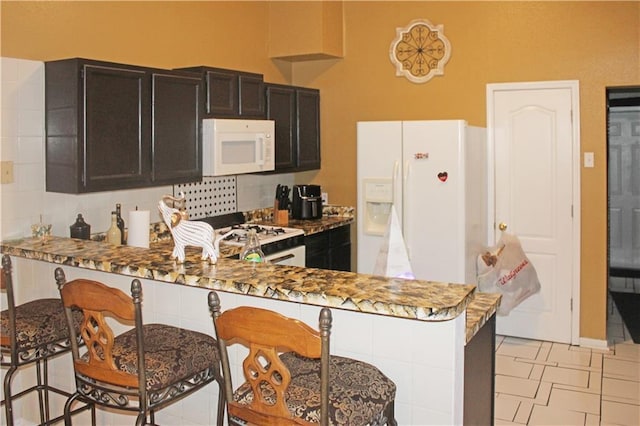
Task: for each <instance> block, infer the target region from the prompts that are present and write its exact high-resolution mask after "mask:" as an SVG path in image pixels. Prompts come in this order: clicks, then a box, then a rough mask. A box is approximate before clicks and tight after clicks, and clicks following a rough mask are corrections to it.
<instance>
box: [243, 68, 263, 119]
mask: <svg viewBox="0 0 640 426" xmlns="http://www.w3.org/2000/svg"><path fill="white" fill-rule="evenodd" d="M238 84H239V92H240V93H239V96H240V108H239V115H240V116H241V117H247V118H264V81H263V78H262V76H261V75H259V74H240V75H239V77H238Z"/></svg>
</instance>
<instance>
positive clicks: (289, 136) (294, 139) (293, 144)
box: [265, 83, 320, 173]
mask: <svg viewBox="0 0 640 426" xmlns="http://www.w3.org/2000/svg"><path fill="white" fill-rule="evenodd" d="M265 92H266V104H267V119H269V120H275V122H276V146H275V150H276V169H275V172H280V173H281V172H298V171H305V170H315V169H319V168H320V91H319V90H317V89H308V88H303V87H296V86H288V85H283V84H269V83H267V84H266V90H265Z"/></svg>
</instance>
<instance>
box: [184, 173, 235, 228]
mask: <svg viewBox="0 0 640 426" xmlns="http://www.w3.org/2000/svg"><path fill="white" fill-rule="evenodd" d="M173 191H174V196H176V197H177V196H179V195H180V193H181V192H184V195H185V198H186V202H187V211H188V212H189V217H190V218H191V219H199V218H202V217H209V216H217V215H220V214H225V213H234V212H236V211H237V210H238V203H237V187H236V177H235V176H219V177H204V178H202V182H194V183H185V184H180V185H175V186H174V187H173Z"/></svg>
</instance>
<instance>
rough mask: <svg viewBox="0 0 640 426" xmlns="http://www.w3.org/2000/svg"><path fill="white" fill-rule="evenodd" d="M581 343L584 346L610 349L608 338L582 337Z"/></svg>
mask: <svg viewBox="0 0 640 426" xmlns="http://www.w3.org/2000/svg"><path fill="white" fill-rule="evenodd" d="M579 344H580V347H583V348H591V349H599V350H609V343H608V342H607V341H606V340H599V339H589V338H587V337H581V338H580V343H579Z"/></svg>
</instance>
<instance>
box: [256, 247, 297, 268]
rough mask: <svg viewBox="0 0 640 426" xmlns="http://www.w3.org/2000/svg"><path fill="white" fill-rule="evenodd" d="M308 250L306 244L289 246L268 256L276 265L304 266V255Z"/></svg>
mask: <svg viewBox="0 0 640 426" xmlns="http://www.w3.org/2000/svg"><path fill="white" fill-rule="evenodd" d="M305 254H306V251H305V248H304V246H297V247H292V248H288V249H285V250H282V251H279V252H276V253H271V254H269V255H267V256H265V257H266V258H267V260H268V261H269V262H271V263H273V264H274V265H288V266H301V267H304V257H305Z"/></svg>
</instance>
